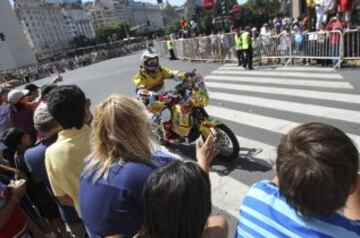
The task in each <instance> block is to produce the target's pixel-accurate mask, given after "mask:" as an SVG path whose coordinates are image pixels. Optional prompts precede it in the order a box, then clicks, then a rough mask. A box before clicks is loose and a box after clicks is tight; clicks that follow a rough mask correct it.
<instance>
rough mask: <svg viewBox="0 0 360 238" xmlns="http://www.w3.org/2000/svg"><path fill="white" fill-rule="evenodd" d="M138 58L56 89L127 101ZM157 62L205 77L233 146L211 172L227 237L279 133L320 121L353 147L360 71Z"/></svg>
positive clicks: (85, 71)
mask: <svg viewBox="0 0 360 238" xmlns="http://www.w3.org/2000/svg"><path fill="white" fill-rule="evenodd" d="M140 56H141V54H140V53H134V54H131V55H129V56H126V57H120V58H115V59H111V60H107V61H103V62H100V63H97V64H94V65H90V66H87V67H84V68H80V69H77V70H74V71H70V72H66V73H64V74H63V75H62V76H63V78H64V82H63V83H64V84H76V85H78V86H79V87H81V88H82V89H83V90H84V91H85V93H86V95H87V97H89V98H90V99H91V101H92V104H93V105H96V104H97V103H98V102H100V101H101V100H103V99H104V98H106V97H108V96H109V95H111V94H123V95H129V96H134V95H135V87H134V85H133V82H132V77H133V76H134V75H135V74H136V72H137V71H138V67H139V65H140ZM161 64H162V65H163V66H168V67H170V68H171V69H177V70H182V71H191V70H193V69H197V70H198V72H199V73H201V74H202V75H203V76H206V82H207V84H208V86H209V90H210V106H209V107H208V108H207V110H208V112H210V114H211V115H213V116H215V117H218V118H220V119H221V120H223V121H224V122H225V123H226V124H227V125H228V126H229V127H230V128H231V129H232V130H233V131H234V133H235V134H236V135H237V136H238V138H239V140H240V146H241V147H242V148H241V151H240V156H239V159H237V160H236V161H234V162H232V163H229V164H224V163H222V162H219V161H214V163H213V166H212V172H211V180H212V188H213V189H212V190H213V193H212V196H213V203H214V213H221V214H224V215H225V216H226V217H227V218H228V222H229V226H230V234H229V237H233V234H234V232H235V227H236V217H237V211H238V209H239V207H240V204H241V199H242V197H243V195H244V194H245V192H246V191H247V189H248V188H249V186H251V184H253V183H254V182H256V181H259V180H261V179H266V178H267V179H270V178H272V177H273V176H274V170H273V169H272V167H273V163H274V160H275V156H276V154H275V153H274V151H275V148H276V146H277V145H278V143H279V140H280V138H281V135H282V134H284V133H286V132H287V131H288V130H289V129H291V128H293V127H294V126H296V125H297V124H301V123H304V122H310V121H322V122H326V123H330V124H333V125H335V126H337V127H339V128H341V129H343V130H344V131H346V132H347V133H349V134H351V135H352V136H353V138H354V140H355V141H356V142H358V141H360V140H359V138H360V137H358V136H359V135H360V124H359V122H360V114H359V111H360V110H359V109H360V105H359V104H360V96H359V95H360V77H359V72H360V71H359V69H344V70H341V71H339V72H332V71H329V70H327V69H320V68H313V67H309V68H290V69H288V70H283V69H269V68H263V69H258V70H255V71H252V72H249V71H243V70H241V69H238V68H236V66H234V65H225V66H222V65H221V64H212V63H194V62H188V61H180V60H178V61H169V60H167V59H164V58H161ZM225 78H226V80H225ZM47 81H49V79H44V80H42V81H39V82H36V83H37V84H39V85H41V84H42V83H44V82H47ZM167 86H168V87H171V83H169V84H167ZM134 133H135V132H134ZM170 151H171V152H173V153H176V154H178V155H179V156H181V157H184V158H192V159H193V158H194V155H195V151H194V149H193V147H189V146H178V147H176V148H170ZM255 152H256V153H257V152H261V153H259V154H255Z"/></svg>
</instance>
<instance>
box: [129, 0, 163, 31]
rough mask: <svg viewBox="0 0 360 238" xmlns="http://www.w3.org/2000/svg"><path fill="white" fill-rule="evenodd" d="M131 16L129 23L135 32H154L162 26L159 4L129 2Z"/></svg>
mask: <svg viewBox="0 0 360 238" xmlns="http://www.w3.org/2000/svg"><path fill="white" fill-rule="evenodd" d="M130 6H131V13H132V18H131V21H130V25H132V26H134V27H136V28H137V30H136V31H137V33H147V32H156V31H160V30H162V29H163V28H164V21H163V15H162V11H161V9H160V6H158V5H154V4H151V3H144V2H135V1H132V2H130Z"/></svg>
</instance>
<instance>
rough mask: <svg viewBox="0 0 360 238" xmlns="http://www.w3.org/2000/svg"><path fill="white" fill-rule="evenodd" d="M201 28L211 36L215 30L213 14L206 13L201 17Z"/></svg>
mask: <svg viewBox="0 0 360 238" xmlns="http://www.w3.org/2000/svg"><path fill="white" fill-rule="evenodd" d="M200 24H201V28H202V29H204V30H205V34H206V35H209V34H210V33H211V30H212V29H213V16H212V13H211V12H207V13H204V14H203V15H202V16H201V17H200Z"/></svg>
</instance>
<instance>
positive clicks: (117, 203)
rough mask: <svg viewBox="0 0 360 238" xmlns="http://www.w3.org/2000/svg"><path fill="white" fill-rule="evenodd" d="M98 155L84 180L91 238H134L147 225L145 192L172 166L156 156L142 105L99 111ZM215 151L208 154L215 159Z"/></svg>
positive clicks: (113, 104)
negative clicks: (154, 175)
mask: <svg viewBox="0 0 360 238" xmlns="http://www.w3.org/2000/svg"><path fill="white" fill-rule="evenodd" d="M91 139H92V153H91V155H90V156H89V158H88V160H87V161H86V165H85V168H84V171H83V173H82V175H81V177H80V192H79V201H80V212H81V218H82V220H83V222H84V224H85V226H86V229H87V233H88V235H89V237H91V238H93V237H108V236H115V237H124V238H126V237H133V236H134V235H136V234H137V233H138V231H139V230H140V228H141V225H142V223H143V217H144V205H143V197H142V193H143V188H144V185H145V183H146V181H147V179H148V177H149V176H150V175H151V174H152V172H153V171H155V170H156V169H157V168H158V167H160V166H162V165H165V164H167V163H169V162H170V161H172V159H171V158H169V157H168V156H164V154H161V153H160V154H159V153H157V154H153V153H152V146H151V140H150V135H149V130H148V120H147V116H146V109H145V107H144V106H143V104H142V103H140V102H139V101H137V100H136V99H133V98H129V97H126V96H117V95H114V96H110V97H109V98H107V99H105V100H104V101H103V102H101V103H100V104H99V105H98V106H97V107H96V109H95V113H94V119H93V123H92V135H91ZM214 147H215V146H212V147H211V148H212V149H211V150H210V147H209V149H208V150H203V151H204V152H203V153H204V154H205V153H208V154H209V153H210V154H211V153H214V151H213V148H214Z"/></svg>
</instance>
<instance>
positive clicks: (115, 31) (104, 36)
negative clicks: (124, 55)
mask: <svg viewBox="0 0 360 238" xmlns="http://www.w3.org/2000/svg"><path fill="white" fill-rule="evenodd" d="M129 29H130V28H129V25H128V23H127V22H125V21H119V22H117V23H116V24H115V25H113V26H106V27H102V28H99V29H97V30H96V39H97V41H98V42H109V41H111V40H118V39H123V38H126V37H127V33H126V32H128V33H129V34H130V31H129Z"/></svg>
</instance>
